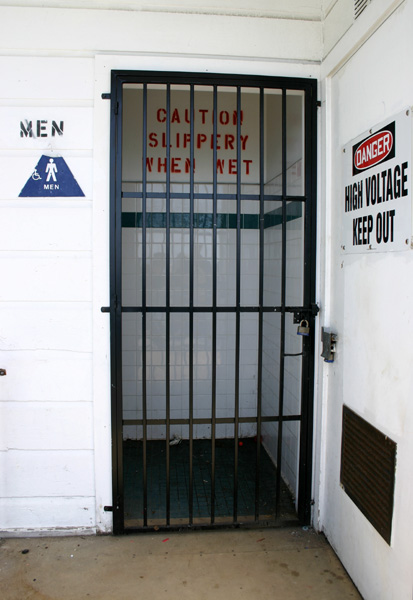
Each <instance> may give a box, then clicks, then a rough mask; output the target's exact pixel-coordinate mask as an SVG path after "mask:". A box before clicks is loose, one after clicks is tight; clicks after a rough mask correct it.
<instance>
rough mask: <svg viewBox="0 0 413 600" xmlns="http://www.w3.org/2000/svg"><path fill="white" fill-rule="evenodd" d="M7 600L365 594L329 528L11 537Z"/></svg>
mask: <svg viewBox="0 0 413 600" xmlns="http://www.w3.org/2000/svg"><path fill="white" fill-rule="evenodd" d="M0 590H1V592H0V595H1V598H2V600H26V599H30V600H75V599H76V600H78V599H80V598H85V599H89V600H93V599H96V600H106V599H109V598H110V599H111V600H129V599H131V600H132V599H133V600H141V599H142V600H146V599H148V600H152V599H154V600H158V599H161V598H166V599H168V600H175V599H178V598H179V599H180V600H186V599H188V600H204V599H205V600H209V599H212V598H213V599H214V600H221V599H222V600H232V599H236V600H244V599H245V600H247V599H248V600H267V599H270V598H271V600H290V599H295V598H297V599H298V598H300V599H311V598H314V599H317V600H323V599H334V600H341V599H342V598H354V599H356V598H360V595H359V594H358V592H357V590H356V588H355V587H354V585H353V584H352V582H351V580H350V579H349V577H348V576H347V574H346V572H345V571H344V569H343V567H342V565H341V563H340V562H339V560H338V559H337V557H336V555H335V554H334V552H333V550H332V549H331V547H330V546H329V544H328V543H327V541H326V540H325V538H324V537H323V536H322V535H317V534H316V533H315V532H314V531H313V530H311V529H309V530H305V529H304V530H303V529H302V528H294V529H291V528H288V529H265V530H230V531H203V532H199V533H198V532H189V533H161V532H158V533H154V534H141V535H133V536H123V537H113V536H99V537H97V536H96V537H92V536H90V537H89V536H82V537H65V538H61V537H60V538H59V537H53V538H50V537H49V538H9V539H3V540H1V541H0Z"/></svg>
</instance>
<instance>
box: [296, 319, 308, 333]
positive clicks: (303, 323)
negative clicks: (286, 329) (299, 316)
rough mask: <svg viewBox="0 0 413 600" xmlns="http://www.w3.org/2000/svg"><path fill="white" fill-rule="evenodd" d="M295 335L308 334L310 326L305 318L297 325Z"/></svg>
mask: <svg viewBox="0 0 413 600" xmlns="http://www.w3.org/2000/svg"><path fill="white" fill-rule="evenodd" d="M297 335H310V326H309V324H308V321H307V320H306V319H303V320H302V321H301V323H300V324H299V326H298V327H297Z"/></svg>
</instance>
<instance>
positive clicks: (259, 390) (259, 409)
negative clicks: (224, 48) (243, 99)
mask: <svg viewBox="0 0 413 600" xmlns="http://www.w3.org/2000/svg"><path fill="white" fill-rule="evenodd" d="M259 120H260V124H259V128H260V142H259V143H260V154H259V161H260V196H261V201H260V239H259V245H260V247H259V282H258V304H259V313H258V366H257V379H258V382H257V462H256V471H255V473H256V475H255V520H256V521H258V520H259V516H260V475H261V472H260V465H261V424H262V420H261V419H262V416H261V412H262V353H263V339H262V337H263V321H264V313H263V310H262V307H263V305H264V90H263V89H262V88H261V89H260V97H259Z"/></svg>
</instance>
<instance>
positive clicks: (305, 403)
mask: <svg viewBox="0 0 413 600" xmlns="http://www.w3.org/2000/svg"><path fill="white" fill-rule="evenodd" d="M304 131H305V165H304V168H305V190H304V192H305V194H307V195H308V198H309V200H308V202H307V203H306V210H305V221H304V227H305V230H304V286H303V287H304V298H303V303H304V306H313V307H315V306H316V305H315V280H316V276H315V268H316V260H315V259H316V184H317V181H316V178H317V164H316V163H317V84H316V82H311V83H310V82H309V83H308V86H307V87H306V92H305V128H304ZM316 314H317V312H316V310H313V311H312V313H309V323H310V336H309V337H308V338H306V339H305V340H303V352H304V354H303V361H302V379H301V414H302V418H303V420H302V423H301V429H300V470H299V480H298V481H299V484H298V502H297V512H298V516H299V519H300V521H301V523H303V524H305V525H307V524H309V523H310V522H311V495H312V453H313V427H314V425H313V413H314V408H313V403H314V398H313V389H314V329H315V316H316Z"/></svg>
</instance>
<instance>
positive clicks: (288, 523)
mask: <svg viewBox="0 0 413 600" xmlns="http://www.w3.org/2000/svg"><path fill="white" fill-rule="evenodd" d="M241 527H242V528H243V529H259V528H263V527H267V528H268V527H297V519H282V518H281V519H280V518H276V519H263V520H262V521H258V522H256V521H245V522H242V523H233V522H232V521H229V520H225V521H223V522H220V523H214V524H213V525H211V524H210V523H195V524H193V525H189V524H182V522H179V523H173V524H171V525H168V526H163V525H156V526H154V525H148V527H136V526H135V525H130V526H127V527H125V530H124V532H123V533H125V534H132V535H133V534H136V533H152V534H153V532H154V530H155V531H158V532H160V533H162V532H171V531H182V532H184V531H209V530H213V529H240V528H241Z"/></svg>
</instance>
